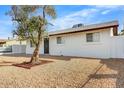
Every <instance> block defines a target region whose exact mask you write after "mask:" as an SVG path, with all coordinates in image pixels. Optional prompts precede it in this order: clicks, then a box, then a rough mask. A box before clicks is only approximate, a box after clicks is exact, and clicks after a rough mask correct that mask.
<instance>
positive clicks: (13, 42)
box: [4, 40, 26, 46]
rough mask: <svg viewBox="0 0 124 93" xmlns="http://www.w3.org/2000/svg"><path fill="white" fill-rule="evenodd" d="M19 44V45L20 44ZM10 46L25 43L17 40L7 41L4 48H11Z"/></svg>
mask: <svg viewBox="0 0 124 93" xmlns="http://www.w3.org/2000/svg"><path fill="white" fill-rule="evenodd" d="M20 42H21V43H20ZM12 45H26V41H19V40H8V41H6V43H5V44H4V46H12Z"/></svg>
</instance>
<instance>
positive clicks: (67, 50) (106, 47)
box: [49, 28, 121, 58]
mask: <svg viewBox="0 0 124 93" xmlns="http://www.w3.org/2000/svg"><path fill="white" fill-rule="evenodd" d="M99 30H100V31H99ZM99 30H94V31H92V32H100V42H86V33H91V31H90V32H85V33H84V32H80V33H74V34H65V35H55V36H50V37H49V42H50V43H49V48H50V49H49V51H50V55H64V56H80V57H92V58H110V57H114V56H112V49H111V47H113V46H112V45H113V44H112V45H111V41H113V42H114V39H112V36H113V28H106V29H99ZM58 36H62V37H63V39H64V44H57V43H56V37H58ZM120 51H121V50H120ZM116 56H117V55H116Z"/></svg>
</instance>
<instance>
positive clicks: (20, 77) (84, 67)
mask: <svg viewBox="0 0 124 93" xmlns="http://www.w3.org/2000/svg"><path fill="white" fill-rule="evenodd" d="M41 59H47V60H51V61H54V62H51V63H48V64H44V65H39V66H35V67H32V68H31V69H25V68H21V67H15V66H12V64H15V63H21V62H23V61H29V57H21V56H20V57H19V56H18V57H14V56H0V87H7V88H8V87H12V88H13V87H14V88H15V87H19V88H20V87H24V88H26V87H33V88H34V87H65V88H67V87H82V85H83V84H84V83H85V82H86V81H87V80H88V79H89V77H88V76H89V75H90V74H92V73H94V72H95V71H96V69H97V68H98V67H99V66H100V65H101V64H100V60H99V59H86V58H65V60H64V57H63V58H62V57H61V58H58V57H43V58H41Z"/></svg>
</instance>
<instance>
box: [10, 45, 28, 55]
mask: <svg viewBox="0 0 124 93" xmlns="http://www.w3.org/2000/svg"><path fill="white" fill-rule="evenodd" d="M12 53H14V54H16V53H26V45H12Z"/></svg>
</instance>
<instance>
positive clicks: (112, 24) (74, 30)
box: [49, 21, 119, 36]
mask: <svg viewBox="0 0 124 93" xmlns="http://www.w3.org/2000/svg"><path fill="white" fill-rule="evenodd" d="M118 26H119V25H118V21H110V22H104V23H99V24H93V25H87V26H84V27H78V28H70V29H65V30H59V31H54V32H49V36H54V35H62V34H70V33H78V32H86V31H93V30H98V29H105V28H111V27H116V28H117V27H118ZM116 32H117V31H116Z"/></svg>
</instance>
